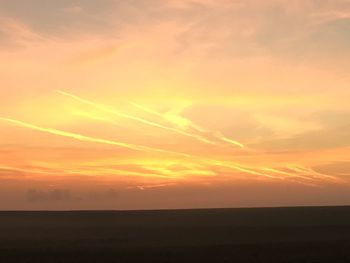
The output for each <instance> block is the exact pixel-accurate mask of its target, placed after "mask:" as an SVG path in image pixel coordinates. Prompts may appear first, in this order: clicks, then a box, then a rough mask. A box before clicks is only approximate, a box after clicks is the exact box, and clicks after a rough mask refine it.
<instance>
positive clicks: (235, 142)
mask: <svg viewBox="0 0 350 263" xmlns="http://www.w3.org/2000/svg"><path fill="white" fill-rule="evenodd" d="M130 104H131V105H133V106H134V107H136V108H138V109H140V110H142V111H144V112H147V113H149V114H152V115H155V116H158V117H160V118H162V119H163V120H165V121H167V122H169V123H171V124H175V125H177V126H180V127H183V126H182V125H179V123H178V122H177V121H175V120H174V118H171V117H170V116H169V115H167V114H163V113H160V112H158V111H155V110H153V109H150V108H148V107H145V106H142V105H139V104H137V103H134V102H130ZM181 119H185V120H186V121H187V123H188V126H189V127H191V128H192V129H194V130H196V131H197V132H201V133H203V132H208V131H207V130H205V129H204V128H202V127H200V126H198V125H196V124H194V123H192V121H191V120H189V119H186V118H184V117H182V116H181ZM185 127H186V126H185ZM185 129H186V128H185ZM213 136H214V137H215V138H217V139H219V140H221V141H222V142H226V143H230V144H232V145H235V146H238V147H240V148H244V147H245V146H244V144H242V143H240V142H238V141H236V140H233V139H230V138H227V137H225V136H224V135H223V134H222V133H220V132H216V133H214V134H213ZM208 141H209V140H208ZM210 142H211V141H210ZM212 143H213V144H215V143H214V142H212Z"/></svg>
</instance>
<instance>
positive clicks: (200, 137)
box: [57, 90, 215, 144]
mask: <svg viewBox="0 0 350 263" xmlns="http://www.w3.org/2000/svg"><path fill="white" fill-rule="evenodd" d="M57 92H58V93H59V94H61V95H64V96H68V97H70V98H72V99H74V100H77V101H79V102H81V103H84V104H86V105H89V106H92V107H94V108H95V109H98V110H100V111H104V112H107V113H111V114H114V115H117V116H119V117H122V118H125V119H129V120H134V121H137V122H139V123H142V124H146V125H149V126H153V127H157V128H160V129H164V130H168V131H172V132H175V133H178V134H181V135H185V136H188V137H191V138H194V139H196V140H198V141H201V142H204V143H207V144H215V143H213V142H212V141H210V140H208V139H206V138H204V137H202V136H199V135H196V134H192V133H188V132H186V131H183V130H179V129H176V128H172V127H168V126H165V125H162V124H159V123H156V122H153V121H148V120H145V119H142V118H139V117H136V116H133V115H129V114H126V113H123V112H120V111H116V110H113V109H110V108H109V107H106V106H104V105H101V104H97V103H94V102H92V101H89V100H86V99H83V98H81V97H79V96H76V95H73V94H71V93H68V92H64V91H61V90H57Z"/></svg>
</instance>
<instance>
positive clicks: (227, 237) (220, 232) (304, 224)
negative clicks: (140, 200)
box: [0, 207, 350, 263]
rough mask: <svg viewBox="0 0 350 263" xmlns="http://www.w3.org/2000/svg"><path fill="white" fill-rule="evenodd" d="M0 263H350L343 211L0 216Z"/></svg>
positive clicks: (349, 225)
mask: <svg viewBox="0 0 350 263" xmlns="http://www.w3.org/2000/svg"><path fill="white" fill-rule="evenodd" d="M0 262H286V263H287V262H332V263H337V262H350V207H315V208H310V207H308V208H306V207H305V208H260V209H208V210H172V211H171V210H169V211H125V212H112V211H106V212H89V211H86V212H0Z"/></svg>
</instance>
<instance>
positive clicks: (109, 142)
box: [0, 117, 192, 157]
mask: <svg viewBox="0 0 350 263" xmlns="http://www.w3.org/2000/svg"><path fill="white" fill-rule="evenodd" d="M0 120H3V121H7V122H11V123H14V124H17V125H19V126H22V127H26V128H29V129H32V130H36V131H41V132H46V133H50V134H54V135H58V136H63V137H68V138H72V139H76V140H79V141H85V142H94V143H101V144H107V145H114V146H118V147H122V148H127V149H130V150H135V151H140V152H160V153H168V154H175V155H179V156H182V157H192V156H190V155H188V154H185V153H179V152H173V151H168V150H163V149H157V148H152V147H148V146H143V145H135V144H128V143H123V142H118V141H113V140H106V139H101V138H96V137H90V136H86V135H82V134H77V133H73V132H66V131H62V130H57V129H52V128H44V127H40V126H37V125H34V124H30V123H26V122H23V121H18V120H14V119H9V118H2V117H0Z"/></svg>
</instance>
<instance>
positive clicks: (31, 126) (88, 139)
mask: <svg viewBox="0 0 350 263" xmlns="http://www.w3.org/2000/svg"><path fill="white" fill-rule="evenodd" d="M0 120H3V121H6V122H10V123H13V124H16V125H19V126H22V127H25V128H28V129H32V130H36V131H41V132H45V133H49V134H53V135H58V136H62V137H67V138H72V139H76V140H79V141H85V142H94V143H100V144H106V145H112V146H117V147H122V148H127V149H130V150H135V151H140V152H156V153H166V154H172V155H177V156H181V157H185V158H191V159H196V160H198V161H200V162H202V163H206V164H212V165H215V166H221V167H227V168H230V169H232V170H236V171H240V172H244V173H248V174H252V175H258V176H263V177H268V178H272V179H281V177H277V176H272V175H269V174H266V173H262V172H258V171H256V170H252V169H249V168H246V167H243V166H241V165H238V164H234V163H231V162H226V161H219V160H215V159H208V158H203V157H200V156H195V155H190V154H186V153H181V152H175V151H168V150H164V149H158V148H152V147H148V146H143V145H135V144H128V143H123V142H119V141H114V140H107V139H101V138H96V137H90V136H86V135H82V134H77V133H73V132H67V131H62V130H58V129H53V128H45V127H41V126H37V125H34V124H30V123H27V122H23V121H19V120H14V119H10V118H3V117H0ZM294 170H295V171H298V172H301V171H302V172H311V171H310V170H305V169H304V168H299V167H298V168H295V169H294ZM270 171H271V170H270ZM158 172H159V171H158ZM312 172H313V174H314V175H315V174H317V175H318V176H320V175H321V174H319V173H316V172H315V171H313V170H312ZM169 175H170V174H165V176H169ZM322 176H323V177H328V178H332V179H335V178H334V177H331V176H326V175H322Z"/></svg>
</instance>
